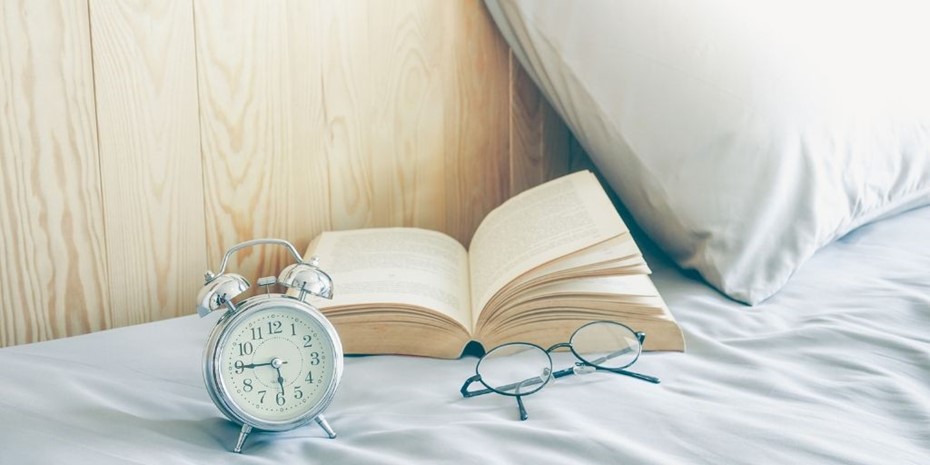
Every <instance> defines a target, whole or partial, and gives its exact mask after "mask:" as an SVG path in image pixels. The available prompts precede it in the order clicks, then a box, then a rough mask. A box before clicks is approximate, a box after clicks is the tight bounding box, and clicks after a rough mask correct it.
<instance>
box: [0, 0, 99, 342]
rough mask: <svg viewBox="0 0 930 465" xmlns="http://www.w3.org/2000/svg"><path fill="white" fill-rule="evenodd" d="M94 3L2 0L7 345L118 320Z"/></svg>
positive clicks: (1, 333) (0, 228) (1, 284)
mask: <svg viewBox="0 0 930 465" xmlns="http://www.w3.org/2000/svg"><path fill="white" fill-rule="evenodd" d="M96 132H97V128H96V123H95V119H94V89H93V77H92V68H91V45H90V33H89V27H88V22H87V4H86V3H85V2H81V1H72V0H61V1H55V0H47V1H46V0H41V1H35V0H29V1H26V0H22V1H13V0H3V2H2V3H0V166H2V170H0V183H2V184H0V248H2V253H0V304H2V312H0V345H12V344H19V343H24V342H32V341H37V340H43V339H52V338H57V337H63V336H69V335H74V334H81V333H86V332H90V331H95V330H99V329H102V328H106V327H109V326H110V324H111V322H110V320H109V314H110V313H109V309H110V306H109V299H108V295H107V289H108V282H107V257H106V247H105V242H104V241H105V234H104V223H103V205H102V201H101V195H100V186H101V183H100V178H99V176H98V164H97V141H96Z"/></svg>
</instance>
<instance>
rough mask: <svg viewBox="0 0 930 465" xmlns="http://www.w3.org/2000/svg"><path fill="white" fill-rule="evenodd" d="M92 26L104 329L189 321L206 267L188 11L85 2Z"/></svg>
mask: <svg viewBox="0 0 930 465" xmlns="http://www.w3.org/2000/svg"><path fill="white" fill-rule="evenodd" d="M90 19H91V26H92V27H91V36H92V40H93V46H94V78H95V82H96V88H97V89H98V91H97V93H96V96H97V121H98V128H99V146H100V150H99V152H100V175H101V178H102V179H101V181H102V186H103V198H104V204H105V206H106V230H107V256H108V259H109V260H108V262H109V270H110V275H109V282H110V289H109V292H110V303H111V311H112V317H111V321H112V324H113V325H114V326H124V325H128V324H134V323H142V322H145V321H152V320H158V319H162V318H167V317H171V316H179V315H185V314H189V313H190V311H191V308H193V307H192V302H194V300H195V298H196V296H197V291H198V290H199V288H200V285H201V284H202V276H203V270H205V269H206V268H207V263H206V251H205V239H204V231H205V226H204V214H203V180H202V171H201V163H200V133H199V128H198V124H199V122H198V109H197V80H196V78H197V72H196V67H195V61H194V25H193V16H192V9H191V3H190V1H185V0H170V1H160V2H154V3H153V2H148V1H143V0H130V1H120V2H114V1H111V0H92V1H91V2H90ZM141 244H145V246H144V247H142V246H140V245H141Z"/></svg>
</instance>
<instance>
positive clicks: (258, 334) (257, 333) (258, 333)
mask: <svg viewBox="0 0 930 465" xmlns="http://www.w3.org/2000/svg"><path fill="white" fill-rule="evenodd" d="M261 338H262V328H261V327H260V326H256V327H254V328H252V340H253V341H254V340H256V339H261Z"/></svg>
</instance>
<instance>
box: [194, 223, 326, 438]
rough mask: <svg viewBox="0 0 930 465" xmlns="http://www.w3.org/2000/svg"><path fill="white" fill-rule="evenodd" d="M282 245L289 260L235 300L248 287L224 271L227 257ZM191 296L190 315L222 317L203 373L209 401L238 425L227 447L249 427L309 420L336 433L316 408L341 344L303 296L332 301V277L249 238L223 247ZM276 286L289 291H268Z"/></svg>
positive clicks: (276, 427) (281, 427) (321, 406)
mask: <svg viewBox="0 0 930 465" xmlns="http://www.w3.org/2000/svg"><path fill="white" fill-rule="evenodd" d="M265 244H268V245H279V246H283V247H285V248H287V250H288V251H289V252H290V254H291V255H292V256H293V257H294V263H292V264H290V265H288V266H287V267H285V268H284V269H283V270H282V271H281V273H280V275H279V276H278V277H274V276H269V277H264V278H260V279H258V282H257V284H258V285H259V286H261V287H263V288H265V292H264V293H258V294H256V295H254V296H252V297H249V298H246V299H242V300H241V301H239V302H235V301H234V300H233V299H235V298H236V296H238V295H240V294H242V293H243V292H244V291H246V290H248V289H249V287H250V284H249V282H248V281H247V280H246V279H245V278H244V277H242V276H240V275H238V274H235V273H227V272H226V264H227V262H228V261H229V258H230V257H231V256H232V255H233V254H234V253H236V252H237V251H239V250H241V249H244V248H247V247H252V246H256V245H265ZM204 280H205V283H204V286H203V288H202V289H201V290H200V293H199V294H198V296H197V313H198V314H200V316H202V317H203V316H206V315H208V314H210V313H211V312H213V311H222V312H223V314H222V316H221V317H220V319H219V321H218V322H217V324H216V326H215V327H214V328H213V332H212V333H211V334H210V338H209V339H208V342H207V346H206V348H205V349H204V353H203V376H204V381H205V383H206V387H207V391H208V392H209V393H210V398H212V399H213V403H214V404H216V406H217V408H219V410H220V411H221V412H222V413H223V414H224V415H225V416H226V417H227V418H229V419H230V420H232V421H233V422H235V423H237V424H239V425H242V429H241V430H240V432H239V438H238V440H237V441H236V445H235V447H234V448H233V451H234V452H236V453H240V452H242V445H243V443H245V440H246V437H247V436H248V435H249V433H251V432H252V430H253V429H255V430H261V431H286V430H291V429H294V428H297V427H300V426H303V425H306V424H307V423H309V422H311V421H316V423H317V424H318V425H319V426H320V427H321V428H322V429H323V431H325V432H326V434H327V435H328V436H329V437H330V438H335V437H336V433H335V432H334V431H333V429H332V428H331V427H330V426H329V423H327V421H326V419H325V418H324V417H323V415H322V412H323V411H324V410H325V409H326V407H328V406H329V404H330V403H331V402H332V400H333V395H334V394H335V393H336V388H337V386H338V385H339V379H340V377H341V376H342V364H343V361H342V358H343V354H342V343H341V342H340V341H339V335H338V334H337V333H336V329H335V328H334V327H333V325H332V324H331V323H330V322H329V320H327V319H326V317H325V316H323V314H322V313H320V311H319V310H318V309H317V308H315V307H314V306H313V305H311V304H310V303H308V302H307V301H306V298H307V297H308V296H311V295H313V296H318V297H322V298H326V299H331V298H332V295H333V282H332V279H331V278H330V277H329V275H328V274H326V273H325V272H324V271H323V270H321V269H320V268H319V263H318V260H317V259H315V258H314V259H312V260H310V261H309V262H305V261H303V260H302V258H301V256H300V254H298V253H297V249H295V248H294V246H293V245H291V243H289V242H287V241H284V240H280V239H256V240H251V241H246V242H242V243H240V244H237V245H235V246H233V247H232V248H230V249H229V250H228V251H227V252H226V255H224V256H223V262H222V264H221V265H220V269H219V272H218V273H216V274H214V273H212V272H210V271H207V273H206V275H205V277H204ZM275 284H280V285H282V286H284V287H285V288H287V289H288V290H290V292H288V293H274V292H271V291H270V289H269V288H270V287H271V286H273V285H275Z"/></svg>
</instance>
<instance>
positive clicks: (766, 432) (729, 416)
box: [0, 208, 930, 465]
mask: <svg viewBox="0 0 930 465" xmlns="http://www.w3.org/2000/svg"><path fill="white" fill-rule="evenodd" d="M927 237H930V208H922V209H917V210H913V211H910V212H907V213H904V214H901V215H898V216H895V217H893V218H889V219H886V220H884V221H881V222H878V223H875V224H872V225H869V226H866V227H863V228H861V229H859V230H857V231H855V232H853V233H852V234H850V235H847V236H846V237H844V238H843V239H841V240H839V241H837V242H835V243H833V244H831V245H829V246H828V247H826V248H825V249H824V250H822V252H821V253H819V254H817V255H816V256H815V257H814V258H813V259H811V260H810V261H809V262H807V263H806V264H805V265H804V266H803V267H802V269H801V270H799V271H798V273H797V275H796V276H795V277H794V278H793V279H792V280H791V282H790V283H789V284H788V285H787V286H786V287H785V288H784V289H783V290H782V291H781V292H779V293H778V294H777V295H776V296H775V297H773V298H771V299H769V300H768V301H767V302H765V303H764V304H761V305H758V306H756V307H752V308H750V307H746V306H745V305H743V304H740V303H737V302H734V301H732V300H730V299H728V298H726V297H724V296H723V295H722V294H720V293H719V292H718V291H716V290H715V289H713V288H711V287H710V286H708V285H707V284H705V283H704V282H703V281H701V280H700V279H699V278H698V277H696V276H695V275H694V274H693V273H689V272H683V271H680V269H679V268H678V267H677V266H675V265H673V264H672V263H670V262H669V261H668V259H667V258H666V257H665V256H664V255H662V254H661V252H659V251H657V250H656V249H655V248H654V247H652V246H651V245H650V244H649V242H648V241H647V240H645V239H641V240H640V242H641V244H642V245H643V248H644V250H645V253H646V255H647V260H648V261H649V263H651V265H652V267H653V269H654V275H653V276H654V280H655V282H656V285H657V286H658V287H659V289H660V291H661V292H662V294H663V296H664V297H665V299H666V300H667V302H668V304H669V307H670V308H671V309H672V311H673V312H674V313H675V315H676V317H677V318H678V320H679V322H680V323H681V326H682V329H683V331H684V333H685V338H686V341H687V344H688V350H687V353H684V354H681V353H646V354H644V355H643V356H642V357H641V358H640V360H639V361H638V362H637V363H636V365H634V367H635V368H636V369H637V370H638V371H641V372H643V373H647V374H652V375H655V376H658V377H660V378H661V379H662V383H661V384H659V385H651V384H648V383H642V382H640V381H637V380H634V379H631V378H626V377H622V376H615V375H609V374H602V373H596V374H591V375H586V376H574V377H567V378H562V379H559V380H556V381H554V382H553V383H552V384H551V385H548V386H546V387H545V388H544V389H542V390H541V391H539V392H538V393H536V394H534V395H532V396H528V397H527V398H526V405H527V410H528V411H529V415H530V417H529V419H528V420H527V421H519V419H518V418H517V412H516V408H515V407H514V402H513V400H512V399H509V398H505V397H503V396H481V397H477V398H470V399H465V398H463V397H462V396H461V395H460V394H459V388H460V386H461V384H462V382H463V381H464V380H465V379H466V378H468V377H469V376H470V375H472V374H473V372H474V365H475V362H476V358H475V357H464V358H462V359H460V360H454V361H442V360H432V359H425V358H416V357H402V356H371V357H349V358H347V359H346V363H345V373H344V376H343V379H342V383H341V385H340V389H339V391H338V392H337V395H336V398H335V401H334V403H333V404H332V405H331V406H330V408H329V409H328V414H327V417H328V419H329V421H330V424H331V425H332V426H333V428H334V429H335V430H336V432H337V434H338V437H337V438H336V439H332V440H330V439H327V438H325V437H324V436H323V432H322V431H320V430H319V429H317V428H313V427H305V428H300V429H298V430H294V431H291V432H287V433H277V434H271V433H259V434H253V435H252V437H250V439H249V442H248V443H247V445H246V447H245V449H244V451H243V454H242V455H236V454H233V453H232V452H230V451H229V449H230V447H231V442H233V441H234V440H235V436H236V434H237V432H238V427H237V426H236V425H233V424H232V423H230V422H229V421H227V420H226V419H225V418H223V417H221V415H220V414H219V411H218V410H217V409H216V407H214V405H213V403H212V402H211V400H210V398H209V396H208V395H207V393H206V391H205V389H204V385H203V380H202V378H201V367H200V360H201V358H200V357H201V352H202V350H203V345H204V342H205V340H206V337H207V335H208V333H209V331H210V329H211V327H212V325H213V324H214V323H215V321H213V319H211V318H205V319H200V318H198V317H197V316H194V315H192V316H188V317H181V318H176V319H170V320H166V321H161V322H155V323H148V324H144V325H138V326H132V327H126V328H120V329H115V330H108V331H103V332H98V333H94V334H90V335H84V336H78V337H72V338H66V339H60V340H54V341H48V342H42V343H37V344H31V345H23V346H16V347H10V348H6V349H2V350H0V373H3V384H2V389H0V393H2V396H0V418H3V422H2V426H0V462H2V463H10V464H27V463H72V464H79V463H87V464H98V465H99V464H109V463H151V464H168V463H191V464H203V463H384V464H408V463H818V464H825V463H842V464H857V463H862V464H866V463H895V464H920V463H926V461H927V458H928V457H930V430H928V429H927V427H926V426H927V425H928V424H930V351H928V347H930V336H928V333H927V331H926V328H927V327H930V284H928V283H930V281H928V279H927V269H928V268H930V241H927V240H926V238H927ZM192 308H193V307H192ZM564 355H566V354H557V357H556V359H555V364H556V366H560V365H566V366H567V365H568V364H569V362H568V361H567V360H565V359H564Z"/></svg>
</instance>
